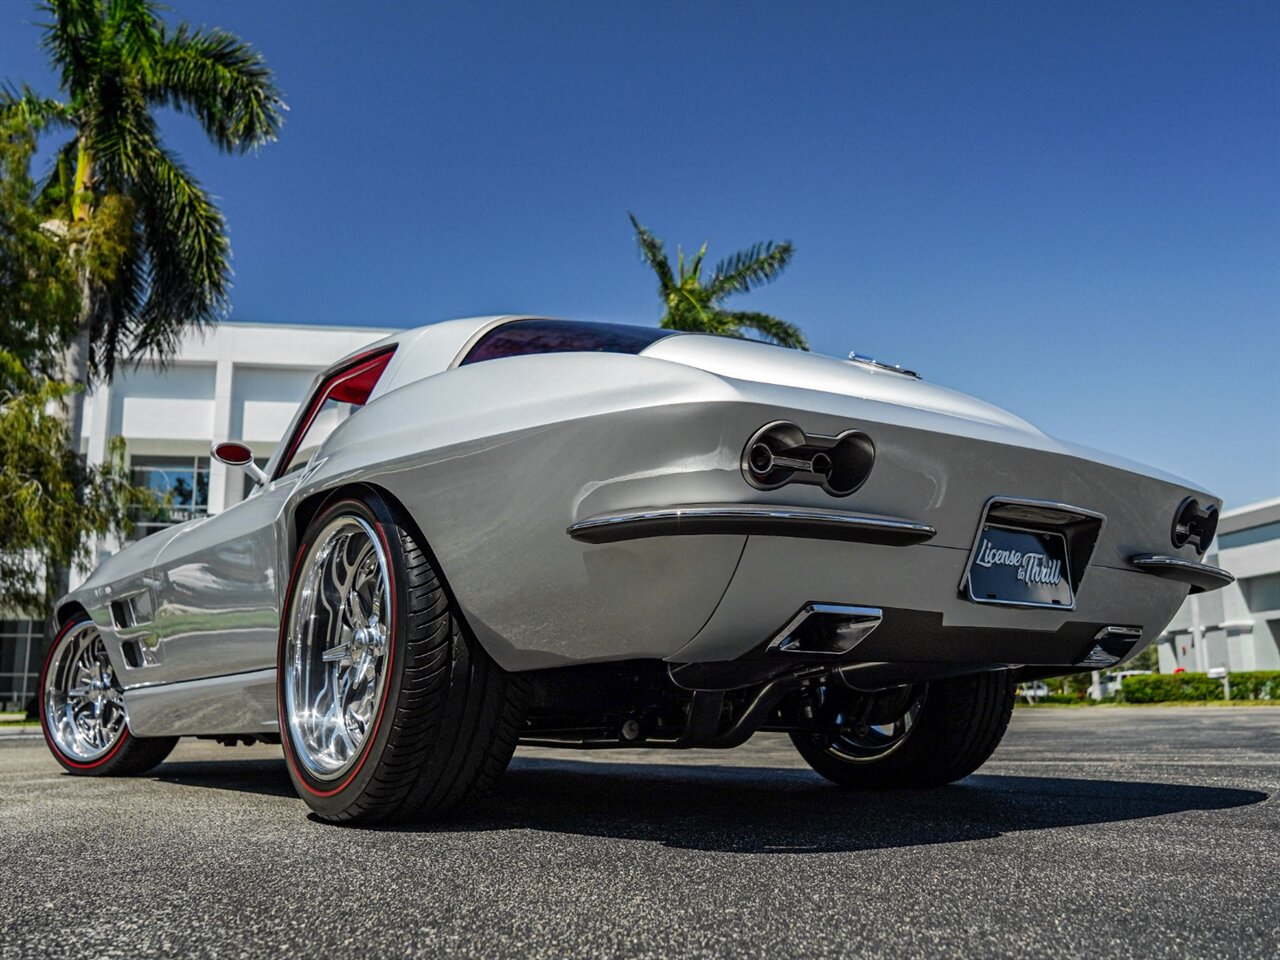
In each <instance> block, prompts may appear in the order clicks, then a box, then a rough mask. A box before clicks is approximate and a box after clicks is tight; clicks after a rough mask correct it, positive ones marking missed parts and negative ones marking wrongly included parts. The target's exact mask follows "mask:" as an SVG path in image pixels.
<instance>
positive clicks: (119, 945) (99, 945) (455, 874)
mask: <svg viewBox="0 0 1280 960" xmlns="http://www.w3.org/2000/svg"><path fill="white" fill-rule="evenodd" d="M1278 792H1280V709H1276V708H1264V707H1255V708H1146V709H1106V708H1096V709H1051V708H1038V709H1034V710H1019V711H1017V713H1016V714H1015V717H1014V720H1013V724H1012V726H1011V728H1010V731H1009V734H1008V736H1007V737H1006V739H1005V742H1004V744H1003V745H1002V746H1001V747H1000V749H999V750H998V751H997V753H996V755H995V757H994V758H993V759H992V760H991V761H990V762H989V763H988V764H987V765H986V766H985V767H983V768H982V770H981V771H980V773H979V774H977V775H975V776H972V777H970V778H968V779H967V780H965V781H963V782H962V783H960V784H957V785H954V786H951V787H947V788H944V789H942V790H937V791H932V792H906V791H904V792H896V793H885V794H879V795H869V796H868V795H854V794H848V793H844V792H842V791H841V790H839V789H838V788H835V787H831V786H828V785H827V784H826V782H825V781H823V780H821V779H819V778H818V777H817V776H816V775H815V774H812V773H810V772H809V770H808V768H806V767H804V766H803V764H802V762H801V761H800V760H799V758H798V756H796V755H795V754H794V753H793V751H792V750H791V747H790V744H789V742H788V741H786V740H785V739H783V738H781V737H777V736H759V737H756V738H755V739H754V740H752V741H751V742H750V743H749V744H748V745H747V746H745V747H742V748H739V749H737V750H730V751H693V752H684V753H673V752H658V751H653V752H649V751H625V752H624V751H608V752H593V753H574V752H564V751H550V750H532V749H524V750H521V751H520V752H519V753H518V754H517V758H516V760H515V762H514V763H513V765H512V767H511V769H510V770H509V771H508V774H507V776H506V778H505V779H504V781H503V785H502V787H501V789H500V791H499V792H498V793H497V794H496V795H495V796H494V797H492V798H491V799H490V800H488V801H486V802H484V803H483V804H480V805H478V806H476V807H475V808H473V809H468V810H465V811H463V812H462V814H461V815H460V816H458V817H456V818H455V819H454V820H453V821H451V822H449V823H446V824H428V825H423V826H420V827H416V828H413V829H404V828H398V829H353V828H350V827H347V828H340V827H331V826H328V825H325V824H323V823H320V822H318V821H315V820H313V819H310V818H309V817H308V811H307V808H306V807H305V805H304V804H303V803H302V802H301V801H300V800H298V799H297V797H296V796H295V795H294V793H293V790H292V788H291V786H290V783H289V779H288V776H287V774H286V772H285V769H284V765H283V761H282V760H281V759H280V754H279V748H276V747H235V748H227V747H221V746H217V745H214V744H210V743H207V742H201V741H183V742H182V744H180V745H179V747H178V749H177V750H176V751H175V752H174V754H173V756H172V758H171V760H170V761H169V762H168V763H166V764H164V765H163V766H161V767H159V768H157V769H156V770H155V771H154V772H153V773H152V774H151V775H149V776H147V777H143V778H138V779H132V780H92V779H84V778H78V777H70V776H67V775H65V774H63V773H62V771H61V768H59V767H58V766H57V765H56V764H55V763H54V762H53V760H52V759H50V758H49V756H48V755H47V754H46V753H45V750H44V747H43V744H42V743H40V742H39V741H38V740H34V739H30V738H20V737H17V738H16V737H11V736H10V737H5V738H3V739H2V740H0V960H18V958H27V957H57V958H62V960H70V958H79V957H86V958H87V957H94V958H99V957H122V958H130V960H135V958H139V960H140V958H147V957H184V958H185V957H191V958H203V957H208V958H257V957H270V958H276V957H318V958H326V960H340V958H347V957H352V958H356V957H358V958H361V960H376V958H381V957H435V956H458V957H486V958H492V957H522V958H523V957H528V958H542V957H547V958H558V957H576V956H582V957H602V958H604V957H608V958H614V957H655V958H656V957H681V958H683V957H730V956H735V957H736V956H741V957H769V958H775V957H776V958H782V957H805V958H809V957H880V956H883V957H940V956H963V957H966V958H967V957H977V956H999V957H1006V956H1034V957H1070V958H1093V957H1140V958H1153V957H1213V958H1227V957H1259V958H1276V957H1280V801H1277V793H1278Z"/></svg>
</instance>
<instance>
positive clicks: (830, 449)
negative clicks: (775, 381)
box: [742, 420, 876, 497]
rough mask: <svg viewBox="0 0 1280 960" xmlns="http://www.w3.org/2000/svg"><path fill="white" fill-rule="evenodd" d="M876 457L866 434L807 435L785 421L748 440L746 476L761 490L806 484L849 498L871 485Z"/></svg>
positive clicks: (769, 426)
mask: <svg viewBox="0 0 1280 960" xmlns="http://www.w3.org/2000/svg"><path fill="white" fill-rule="evenodd" d="M875 459H876V448H875V445H874V444H873V443H872V442H871V438H870V437H868V436H867V435H866V434H865V433H863V432H862V431H860V430H846V431H845V432H844V433H841V434H839V435H837V436H824V435H822V434H807V433H805V432H804V431H803V430H801V429H800V428H799V427H798V426H796V425H795V424H794V423H789V422H787V421H785V420H779V421H777V422H775V423H770V424H767V425H766V426H763V427H761V428H760V429H759V430H757V431H756V433H755V434H754V435H753V436H752V438H751V439H750V440H749V441H747V446H746V449H745V450H744V451H743V454H742V472H743V475H744V476H745V477H746V478H747V482H748V483H750V484H751V485H752V486H753V487H756V488H757V489H759V490H776V489H777V488H779V487H783V486H786V485H787V484H788V483H806V484H813V485H815V486H820V487H822V489H823V490H825V491H826V492H827V493H829V494H831V496H833V497H847V496H848V495H849V494H851V493H853V492H854V491H855V490H857V489H858V488H859V487H861V486H862V485H863V484H864V483H866V481H867V477H869V476H870V475H871V467H872V465H873V464H874V463H875Z"/></svg>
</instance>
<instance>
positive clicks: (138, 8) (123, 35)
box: [104, 0, 162, 72]
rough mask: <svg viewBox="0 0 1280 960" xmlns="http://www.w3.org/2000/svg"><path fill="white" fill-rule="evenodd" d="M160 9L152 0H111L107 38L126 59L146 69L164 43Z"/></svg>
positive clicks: (125, 61)
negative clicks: (150, 59)
mask: <svg viewBox="0 0 1280 960" xmlns="http://www.w3.org/2000/svg"><path fill="white" fill-rule="evenodd" d="M160 10H161V7H160V5H159V4H156V3H153V2H152V0H109V2H108V4H107V11H106V23H105V26H106V30H105V32H104V39H105V40H106V41H107V43H109V44H110V45H111V46H112V47H113V48H114V50H115V51H116V53H117V54H118V55H119V56H120V59H121V61H122V62H123V63H128V64H131V65H133V66H135V67H140V68H141V69H142V70H143V72H145V71H146V69H147V66H148V59H149V58H150V56H151V55H152V54H153V53H154V52H155V49H156V47H157V46H158V45H159V43H160V30H161V27H162V24H161V20H160Z"/></svg>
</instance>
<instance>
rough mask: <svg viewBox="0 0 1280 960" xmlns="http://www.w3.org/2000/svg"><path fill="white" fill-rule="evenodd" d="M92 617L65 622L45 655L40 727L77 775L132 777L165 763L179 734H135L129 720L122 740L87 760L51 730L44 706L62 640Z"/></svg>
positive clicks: (55, 755)
mask: <svg viewBox="0 0 1280 960" xmlns="http://www.w3.org/2000/svg"><path fill="white" fill-rule="evenodd" d="M89 622H90V620H89V617H87V616H84V615H83V614H82V615H80V616H77V617H72V618H71V619H70V620H68V621H67V622H66V623H64V624H63V625H62V629H61V630H59V631H58V634H57V636H56V637H54V640H53V643H52V644H50V645H49V653H48V654H47V655H46V656H45V660H44V666H43V667H42V668H41V670H40V688H39V689H40V692H39V694H38V697H39V702H38V705H37V709H38V712H39V714H40V730H41V732H42V733H43V734H44V742H45V744H46V745H47V746H48V747H49V752H50V753H52V754H53V758H54V759H55V760H57V761H58V763H59V764H61V765H62V768H63V769H64V770H66V771H67V773H70V774H72V775H73V776H77V777H131V776H137V775H138V774H140V773H146V772H147V771H148V770H150V769H151V768H152V767H155V766H158V765H159V764H160V763H162V762H163V761H164V759H165V757H167V756H169V754H170V753H171V752H172V751H173V748H174V746H176V745H177V743H178V738H177V737H135V736H134V735H133V733H132V732H131V731H130V730H129V727H128V722H127V721H126V722H125V726H124V729H123V730H122V731H121V732H120V737H119V739H118V740H117V741H116V742H115V745H114V746H113V747H112V748H111V750H110V751H108V752H107V753H106V754H105V755H103V756H101V757H98V758H97V759H95V760H90V761H84V760H80V759H77V758H76V757H73V756H71V755H70V754H68V753H66V752H65V751H64V750H63V749H62V748H61V747H60V746H59V745H58V741H57V739H56V738H55V737H54V736H53V734H52V733H51V732H50V730H49V716H48V711H47V710H46V709H45V696H46V692H45V680H46V678H47V677H48V674H49V668H50V666H51V665H52V663H53V661H54V657H55V655H56V654H57V653H58V652H59V651H60V649H61V646H62V640H63V638H64V637H66V636H67V634H69V633H70V632H71V631H72V630H74V629H75V628H76V627H78V626H80V625H81V624H85V623H89Z"/></svg>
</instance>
